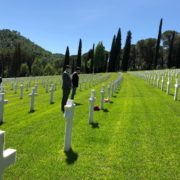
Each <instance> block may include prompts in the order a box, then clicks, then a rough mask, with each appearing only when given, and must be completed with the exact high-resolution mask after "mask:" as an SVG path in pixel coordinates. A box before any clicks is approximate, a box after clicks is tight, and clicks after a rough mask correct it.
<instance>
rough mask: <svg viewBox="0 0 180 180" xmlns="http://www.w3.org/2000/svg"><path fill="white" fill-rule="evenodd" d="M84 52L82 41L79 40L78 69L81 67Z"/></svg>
mask: <svg viewBox="0 0 180 180" xmlns="http://www.w3.org/2000/svg"><path fill="white" fill-rule="evenodd" d="M81 51H82V40H81V39H80V40H79V48H78V55H77V67H81V53H82V52H81Z"/></svg>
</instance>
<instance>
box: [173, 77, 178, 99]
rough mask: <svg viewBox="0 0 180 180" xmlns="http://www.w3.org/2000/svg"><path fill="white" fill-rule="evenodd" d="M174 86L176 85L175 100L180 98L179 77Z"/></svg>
mask: <svg viewBox="0 0 180 180" xmlns="http://www.w3.org/2000/svg"><path fill="white" fill-rule="evenodd" d="M174 86H175V92H174V100H175V101H176V100H177V99H178V89H179V83H178V79H177V78H176V84H175V85H174Z"/></svg>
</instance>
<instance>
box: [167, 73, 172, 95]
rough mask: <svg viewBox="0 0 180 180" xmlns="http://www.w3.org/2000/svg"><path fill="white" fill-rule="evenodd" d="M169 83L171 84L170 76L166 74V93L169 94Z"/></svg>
mask: <svg viewBox="0 0 180 180" xmlns="http://www.w3.org/2000/svg"><path fill="white" fill-rule="evenodd" d="M170 85H171V80H170V76H168V81H167V90H166V93H167V94H169V91H170Z"/></svg>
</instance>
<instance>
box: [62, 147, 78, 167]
mask: <svg viewBox="0 0 180 180" xmlns="http://www.w3.org/2000/svg"><path fill="white" fill-rule="evenodd" d="M64 153H65V155H66V163H67V164H69V165H70V164H74V162H75V161H77V159H78V153H76V152H74V151H73V150H72V148H71V149H70V150H69V151H68V152H66V151H64Z"/></svg>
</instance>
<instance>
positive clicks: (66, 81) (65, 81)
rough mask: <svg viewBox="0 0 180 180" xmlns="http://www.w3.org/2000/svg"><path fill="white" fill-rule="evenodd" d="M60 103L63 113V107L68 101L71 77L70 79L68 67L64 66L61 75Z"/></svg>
mask: <svg viewBox="0 0 180 180" xmlns="http://www.w3.org/2000/svg"><path fill="white" fill-rule="evenodd" d="M62 91H63V96H62V102H61V110H62V111H63V112H64V106H65V105H66V102H67V100H68V97H69V94H70V91H71V77H70V66H69V65H66V69H65V71H64V72H63V75H62Z"/></svg>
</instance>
